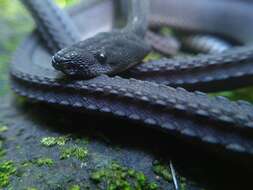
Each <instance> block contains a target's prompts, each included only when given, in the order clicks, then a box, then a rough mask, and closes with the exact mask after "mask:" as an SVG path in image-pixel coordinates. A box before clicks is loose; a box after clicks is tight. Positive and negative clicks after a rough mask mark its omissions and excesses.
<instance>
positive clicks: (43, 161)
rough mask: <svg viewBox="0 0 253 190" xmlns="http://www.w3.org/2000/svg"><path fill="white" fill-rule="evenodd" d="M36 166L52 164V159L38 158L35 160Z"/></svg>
mask: <svg viewBox="0 0 253 190" xmlns="http://www.w3.org/2000/svg"><path fill="white" fill-rule="evenodd" d="M35 164H36V165H37V166H52V165H53V164H54V161H53V160H52V159H51V158H39V159H37V160H36V161H35Z"/></svg>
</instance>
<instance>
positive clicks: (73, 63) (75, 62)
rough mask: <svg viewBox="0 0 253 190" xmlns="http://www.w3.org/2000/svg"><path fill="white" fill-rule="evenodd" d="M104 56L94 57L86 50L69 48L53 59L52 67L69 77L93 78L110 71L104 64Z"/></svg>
mask: <svg viewBox="0 0 253 190" xmlns="http://www.w3.org/2000/svg"><path fill="white" fill-rule="evenodd" d="M105 60H106V57H105V56H104V54H102V53H101V55H94V54H93V53H90V52H89V51H85V50H84V49H80V48H74V47H69V48H65V49H62V50H60V51H59V52H57V53H56V54H55V55H54V56H53V58H52V66H53V67H54V68H55V69H56V70H59V71H62V72H63V73H64V74H66V75H68V76H75V77H82V78H91V77H94V76H96V75H98V74H100V73H101V74H102V73H106V72H108V71H110V68H108V67H107V66H106V65H103V66H101V65H102V64H103V62H104V61H105Z"/></svg>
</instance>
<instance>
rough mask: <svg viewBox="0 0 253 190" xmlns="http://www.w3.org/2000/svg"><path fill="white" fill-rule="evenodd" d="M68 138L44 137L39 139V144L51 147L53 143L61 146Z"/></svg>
mask: <svg viewBox="0 0 253 190" xmlns="http://www.w3.org/2000/svg"><path fill="white" fill-rule="evenodd" d="M68 140H69V136H63V137H44V138H42V139H41V141H40V142H41V144H42V145H43V146H47V147H52V146H55V145H59V146H63V145H65V144H66V142H67V141H68Z"/></svg>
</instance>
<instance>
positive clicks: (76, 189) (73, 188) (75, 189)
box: [69, 185, 81, 190]
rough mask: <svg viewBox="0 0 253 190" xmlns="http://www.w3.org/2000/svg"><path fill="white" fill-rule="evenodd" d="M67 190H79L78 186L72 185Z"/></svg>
mask: <svg viewBox="0 0 253 190" xmlns="http://www.w3.org/2000/svg"><path fill="white" fill-rule="evenodd" d="M69 190H81V188H80V186H79V185H73V186H71V187H70V188H69Z"/></svg>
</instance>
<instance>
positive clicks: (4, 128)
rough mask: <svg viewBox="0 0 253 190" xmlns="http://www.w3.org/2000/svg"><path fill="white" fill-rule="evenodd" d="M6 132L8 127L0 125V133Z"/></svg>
mask: <svg viewBox="0 0 253 190" xmlns="http://www.w3.org/2000/svg"><path fill="white" fill-rule="evenodd" d="M7 130H8V127H7V126H6V125H4V124H1V123H0V133H3V132H6V131H7Z"/></svg>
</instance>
